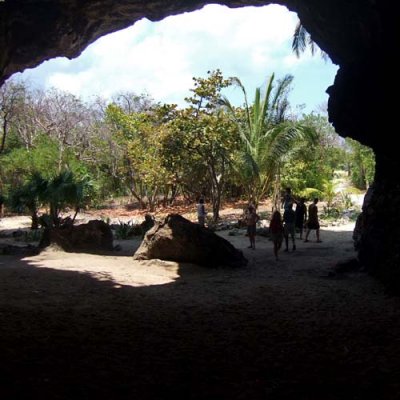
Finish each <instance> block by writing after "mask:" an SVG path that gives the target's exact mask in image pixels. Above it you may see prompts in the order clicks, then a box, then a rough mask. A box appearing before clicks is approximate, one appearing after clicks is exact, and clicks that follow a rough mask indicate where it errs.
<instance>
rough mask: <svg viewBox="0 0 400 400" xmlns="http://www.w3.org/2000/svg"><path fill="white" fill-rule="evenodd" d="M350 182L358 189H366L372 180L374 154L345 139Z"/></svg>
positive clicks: (367, 148) (351, 140)
mask: <svg viewBox="0 0 400 400" xmlns="http://www.w3.org/2000/svg"><path fill="white" fill-rule="evenodd" d="M346 144H347V146H348V157H349V169H350V171H351V181H352V183H353V185H354V186H355V187H357V188H359V189H367V188H368V187H369V185H371V183H372V182H373V180H374V175H375V154H374V152H373V150H372V149H371V148H369V147H368V146H364V145H362V144H361V143H359V142H357V141H356V140H353V139H350V138H346Z"/></svg>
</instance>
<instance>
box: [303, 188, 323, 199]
mask: <svg viewBox="0 0 400 400" xmlns="http://www.w3.org/2000/svg"><path fill="white" fill-rule="evenodd" d="M299 196H300V197H304V198H305V199H306V200H308V201H311V200H313V199H315V198H316V197H321V191H320V190H318V189H315V188H305V189H303V190H301V191H300V192H299Z"/></svg>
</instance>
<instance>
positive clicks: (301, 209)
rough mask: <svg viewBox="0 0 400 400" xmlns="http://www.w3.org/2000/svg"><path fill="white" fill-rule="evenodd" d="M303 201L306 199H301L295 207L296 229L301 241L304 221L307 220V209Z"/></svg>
mask: <svg viewBox="0 0 400 400" xmlns="http://www.w3.org/2000/svg"><path fill="white" fill-rule="evenodd" d="M305 201H306V199H305V198H304V197H302V198H301V199H300V201H299V202H298V203H297V205H296V228H297V229H298V230H299V232H300V239H303V226H304V221H306V220H307V207H306V205H305Z"/></svg>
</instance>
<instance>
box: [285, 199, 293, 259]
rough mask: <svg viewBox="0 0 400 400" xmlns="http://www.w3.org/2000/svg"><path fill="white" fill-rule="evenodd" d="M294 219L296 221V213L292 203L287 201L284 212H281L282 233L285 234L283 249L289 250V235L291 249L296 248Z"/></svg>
mask: <svg viewBox="0 0 400 400" xmlns="http://www.w3.org/2000/svg"><path fill="white" fill-rule="evenodd" d="M295 221H296V213H295V212H294V210H293V203H288V205H287V207H286V209H285V211H284V213H283V223H284V226H283V228H284V235H285V244H286V248H285V250H284V251H289V235H290V237H291V238H292V244H293V247H292V250H293V251H295V250H296V241H295Z"/></svg>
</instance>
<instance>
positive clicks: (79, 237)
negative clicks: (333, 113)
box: [39, 220, 113, 254]
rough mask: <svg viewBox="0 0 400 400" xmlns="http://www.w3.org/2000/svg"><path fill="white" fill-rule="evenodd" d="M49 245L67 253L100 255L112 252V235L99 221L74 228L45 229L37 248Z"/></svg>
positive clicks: (103, 223)
mask: <svg viewBox="0 0 400 400" xmlns="http://www.w3.org/2000/svg"><path fill="white" fill-rule="evenodd" d="M51 245H55V246H57V247H60V248H61V249H62V250H64V251H67V252H75V253H80V252H84V253H96V254H100V253H105V252H108V251H111V250H113V234H112V231H111V228H110V226H109V225H108V224H106V223H105V222H104V221H100V220H92V221H89V222H88V223H87V224H81V225H76V226H73V225H65V226H61V227H59V228H46V230H45V231H44V233H43V236H42V240H41V241H40V244H39V247H40V248H44V247H48V246H51Z"/></svg>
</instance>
